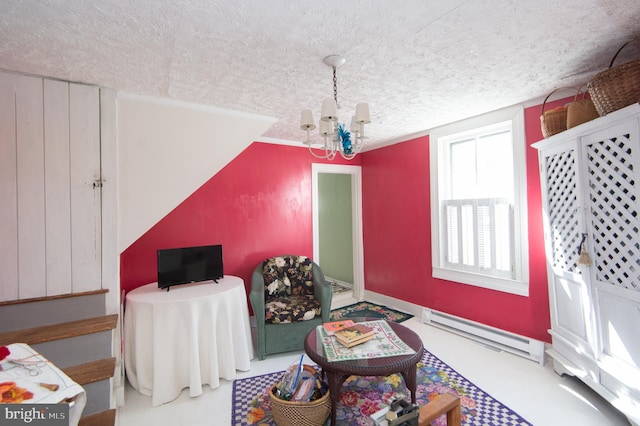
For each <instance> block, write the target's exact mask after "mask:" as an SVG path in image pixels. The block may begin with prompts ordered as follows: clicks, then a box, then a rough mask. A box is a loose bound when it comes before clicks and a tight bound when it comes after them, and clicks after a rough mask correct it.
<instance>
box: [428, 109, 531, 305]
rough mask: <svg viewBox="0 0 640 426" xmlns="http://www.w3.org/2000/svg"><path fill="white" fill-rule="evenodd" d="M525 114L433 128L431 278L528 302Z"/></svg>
mask: <svg viewBox="0 0 640 426" xmlns="http://www.w3.org/2000/svg"><path fill="white" fill-rule="evenodd" d="M523 122H524V118H523V110H522V108H509V109H505V110H500V111H496V112H493V113H489V114H485V115H483V116H479V117H474V118H472V119H469V120H465V121H462V122H458V123H454V124H451V125H447V126H443V127H440V128H437V129H435V130H434V131H432V132H431V133H430V144H431V149H430V152H431V206H432V212H431V217H432V230H433V232H432V247H433V250H432V252H433V276H434V277H436V278H442V279H446V280H450V281H456V282H461V283H465V284H471V285H477V286H481V287H486V288H491V289H494V290H500V291H506V292H509V293H515V294H520V295H528V283H527V280H528V276H529V274H528V256H527V237H526V236H527V217H526V216H527V215H526V212H527V210H526V174H525V172H526V167H525V166H526V164H525V144H524V125H523Z"/></svg>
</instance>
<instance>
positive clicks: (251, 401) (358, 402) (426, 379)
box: [231, 350, 530, 426]
mask: <svg viewBox="0 0 640 426" xmlns="http://www.w3.org/2000/svg"><path fill="white" fill-rule="evenodd" d="M282 374H283V372H282V371H279V372H275V373H270V374H265V375H262V376H257V377H250V378H246V379H238V380H234V382H233V393H232V413H231V421H232V424H233V425H265V426H267V425H269V426H271V425H275V421H274V420H273V417H272V415H271V401H270V397H269V390H270V389H271V387H272V386H273V385H274V384H275V383H277V382H278V381H279V380H280V378H281V377H282ZM417 383H418V388H417V392H416V394H417V403H418V405H424V404H426V403H428V402H429V401H431V400H433V399H435V398H437V397H438V395H440V394H443V393H453V394H455V395H458V396H460V401H461V404H462V424H463V425H472V426H476V425H530V423H529V422H527V421H526V420H524V419H523V418H522V417H521V416H520V415H518V414H517V413H515V412H514V411H512V410H511V409H510V408H509V407H507V406H505V405H504V404H502V403H501V402H500V401H497V400H496V399H494V398H493V397H491V395H488V394H487V393H486V392H484V391H483V390H482V389H480V388H478V387H477V386H476V385H474V384H473V383H471V382H470V381H469V380H467V379H466V378H464V377H463V376H461V375H460V374H459V373H458V372H456V371H455V370H453V369H452V368H451V367H449V366H448V365H447V364H445V363H444V362H443V361H441V360H440V359H439V358H437V357H436V356H435V355H433V354H431V353H430V352H428V351H426V350H425V352H424V355H423V357H422V360H421V361H420V363H418V374H417ZM395 393H402V394H404V395H407V396H408V392H407V390H406V387H405V385H404V380H403V379H402V376H401V375H399V374H394V375H392V376H389V377H357V376H351V377H349V378H348V379H347V380H346V382H345V384H344V385H343V386H342V389H341V392H340V403H339V405H338V407H337V422H336V424H337V425H360V426H366V425H373V421H372V420H371V419H370V417H369V416H370V415H371V414H372V413H375V412H376V411H378V410H379V409H380V404H381V403H382V402H381V401H382V399H383V397H384V398H385V399H386V398H388V397H389V396H391V395H393V394H395ZM434 424H435V425H445V424H446V419H445V418H444V417H443V418H440V419H438V420H437V421H436V422H435V423H434Z"/></svg>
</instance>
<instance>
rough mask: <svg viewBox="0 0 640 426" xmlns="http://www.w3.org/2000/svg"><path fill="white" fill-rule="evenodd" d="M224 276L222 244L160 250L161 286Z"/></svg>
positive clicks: (159, 283) (159, 277)
mask: <svg viewBox="0 0 640 426" xmlns="http://www.w3.org/2000/svg"><path fill="white" fill-rule="evenodd" d="M223 276H224V273H223V266H222V245H212V246H200V247H183V248H172V249H163V250H158V287H159V288H168V287H170V286H173V285H178V284H187V283H193V282H199V281H208V280H214V281H215V280H217V279H218V278H222V277H223Z"/></svg>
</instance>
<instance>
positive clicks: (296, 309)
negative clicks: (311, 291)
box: [264, 295, 322, 324]
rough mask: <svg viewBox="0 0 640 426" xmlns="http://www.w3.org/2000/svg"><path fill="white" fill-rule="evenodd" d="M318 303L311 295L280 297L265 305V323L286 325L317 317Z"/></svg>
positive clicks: (319, 308) (319, 311)
mask: <svg viewBox="0 0 640 426" xmlns="http://www.w3.org/2000/svg"><path fill="white" fill-rule="evenodd" d="M321 312H322V307H321V306H320V301H319V300H318V299H316V298H315V297H314V296H312V295H306V296H291V297H281V298H279V299H271V300H269V301H267V302H266V303H265V319H264V321H265V323H271V324H286V323H289V322H295V321H307V320H310V319H314V318H315V317H319V316H320V314H321Z"/></svg>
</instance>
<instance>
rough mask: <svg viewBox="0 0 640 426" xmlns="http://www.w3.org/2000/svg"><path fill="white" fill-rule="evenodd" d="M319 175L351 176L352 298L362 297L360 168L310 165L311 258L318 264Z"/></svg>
mask: <svg viewBox="0 0 640 426" xmlns="http://www.w3.org/2000/svg"><path fill="white" fill-rule="evenodd" d="M320 173H330V174H346V175H351V212H352V217H351V225H352V232H353V234H352V236H351V238H352V243H353V297H354V298H355V299H357V300H362V298H363V297H364V254H363V253H364V244H363V239H362V168H361V167H360V166H349V165H342V164H321V163H312V164H311V188H312V190H311V197H312V198H311V200H312V201H311V203H312V210H313V214H312V216H313V258H314V259H315V260H316V262H317V263H318V264H320V262H321V259H320V235H319V228H320V226H319V213H318V175H319V174H320Z"/></svg>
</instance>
